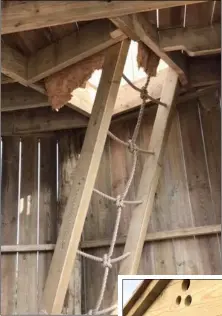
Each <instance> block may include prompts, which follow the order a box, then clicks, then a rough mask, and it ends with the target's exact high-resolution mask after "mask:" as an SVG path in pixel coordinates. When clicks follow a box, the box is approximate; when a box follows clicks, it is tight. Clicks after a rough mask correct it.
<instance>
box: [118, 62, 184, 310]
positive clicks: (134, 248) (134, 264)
mask: <svg viewBox="0 0 222 316" xmlns="http://www.w3.org/2000/svg"><path fill="white" fill-rule="evenodd" d="M177 87H178V75H177V74H176V73H175V71H174V70H172V69H170V68H169V69H168V74H167V76H166V79H165V83H164V86H163V90H162V93H161V98H160V100H161V101H162V102H164V103H165V104H167V107H163V106H158V110H157V114H156V118H155V122H154V126H153V130H152V133H151V137H150V143H149V146H148V150H149V151H151V152H154V155H148V157H147V159H146V161H145V163H144V166H143V171H142V175H141V179H140V183H139V187H138V192H137V197H136V199H138V200H140V201H143V202H142V203H141V204H140V205H138V206H137V207H136V208H135V209H134V211H133V213H132V218H131V220H130V226H129V230H128V234H127V239H126V244H125V247H124V253H128V252H130V256H129V257H127V258H126V259H125V260H124V261H122V262H121V264H120V270H119V273H118V274H120V275H127V274H130V275H132V274H137V270H138V267H139V262H140V258H141V254H142V249H143V245H144V240H145V237H146V232H147V228H148V224H149V219H150V215H151V212H152V209H153V202H154V197H155V192H156V188H157V185H158V180H159V175H160V171H161V160H162V156H163V151H164V147H165V143H166V140H167V136H168V135H167V134H168V131H169V127H170V124H169V120H170V117H171V114H172V109H173V107H174V98H175V95H176V92H177ZM113 300H114V302H116V300H117V287H116V289H115V291H114V297H113ZM114 315H115V314H114Z"/></svg>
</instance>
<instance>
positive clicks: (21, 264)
mask: <svg viewBox="0 0 222 316" xmlns="http://www.w3.org/2000/svg"><path fill="white" fill-rule="evenodd" d="M21 168H22V169H21V197H20V205H19V243H20V244H36V242H37V171H38V169H37V168H38V155H37V139H35V138H32V137H30V138H29V137H28V138H24V139H22V162H21ZM37 284H38V282H37V253H23V254H19V255H18V296H17V308H18V309H17V311H18V313H21V314H25V313H37V310H38V307H37V305H38V302H37Z"/></svg>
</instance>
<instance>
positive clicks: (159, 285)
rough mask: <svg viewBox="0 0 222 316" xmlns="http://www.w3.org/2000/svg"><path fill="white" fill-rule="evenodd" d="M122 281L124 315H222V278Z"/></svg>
mask: <svg viewBox="0 0 222 316" xmlns="http://www.w3.org/2000/svg"><path fill="white" fill-rule="evenodd" d="M138 277H139V276H138ZM121 281H122V293H121V294H122V295H120V297H121V298H122V314H120V315H122V316H168V315H169V316H222V279H206V280H204V279H161V280H160V279H143V280H138V279H122V280H121Z"/></svg>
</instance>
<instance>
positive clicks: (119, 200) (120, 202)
mask: <svg viewBox="0 0 222 316" xmlns="http://www.w3.org/2000/svg"><path fill="white" fill-rule="evenodd" d="M116 206H117V207H118V208H123V207H124V206H125V204H124V201H123V199H122V196H121V195H117V197H116Z"/></svg>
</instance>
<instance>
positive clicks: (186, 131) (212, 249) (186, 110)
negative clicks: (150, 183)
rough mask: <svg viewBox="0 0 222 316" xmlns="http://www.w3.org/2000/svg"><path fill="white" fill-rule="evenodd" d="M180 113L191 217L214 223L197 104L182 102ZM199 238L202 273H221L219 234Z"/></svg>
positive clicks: (215, 219)
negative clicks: (183, 103)
mask: <svg viewBox="0 0 222 316" xmlns="http://www.w3.org/2000/svg"><path fill="white" fill-rule="evenodd" d="M179 117H180V124H181V133H182V139H183V148H184V157H185V165H186V172H187V181H188V188H189V198H190V203H191V208H192V216H193V221H194V224H195V225H196V226H198V225H206V223H209V224H213V223H215V222H217V218H216V213H215V208H214V205H213V200H212V196H211V191H210V182H209V173H208V165H207V160H206V155H205V144H204V140H203V137H202V131H201V125H200V116H199V111H198V106H197V104H195V103H194V104H192V102H190V103H189V104H186V105H184V106H181V108H180V111H179ZM188 122H189V127H188ZM194 135H195V136H194ZM209 210H211V212H209ZM198 242H199V248H200V253H201V257H202V268H203V272H202V273H203V274H219V273H221V258H220V253H219V252H218V245H219V244H218V238H217V237H209V238H206V237H200V238H199V239H198ZM205 249H208V251H206V250H205Z"/></svg>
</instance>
